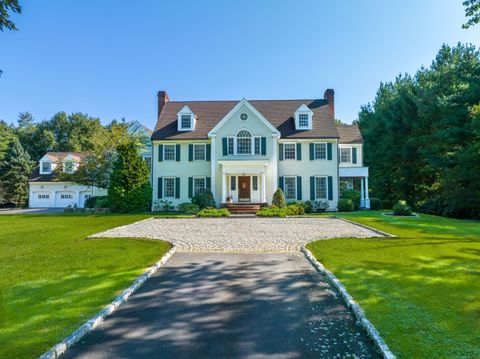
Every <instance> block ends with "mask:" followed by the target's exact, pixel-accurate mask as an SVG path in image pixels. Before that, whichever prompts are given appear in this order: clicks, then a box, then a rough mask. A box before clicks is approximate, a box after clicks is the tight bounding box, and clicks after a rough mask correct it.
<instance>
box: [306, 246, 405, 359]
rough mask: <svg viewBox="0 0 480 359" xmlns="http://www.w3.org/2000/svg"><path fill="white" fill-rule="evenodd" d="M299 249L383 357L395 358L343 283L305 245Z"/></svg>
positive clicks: (386, 358)
mask: <svg viewBox="0 0 480 359" xmlns="http://www.w3.org/2000/svg"><path fill="white" fill-rule="evenodd" d="M301 251H302V252H303V254H304V255H305V257H306V258H307V260H308V261H309V262H310V263H311V264H312V266H313V267H314V268H315V269H316V270H317V271H318V272H320V273H321V274H323V275H324V276H325V277H326V278H327V280H328V281H329V282H330V283H331V284H332V286H333V287H334V288H335V290H336V291H337V292H338V293H339V294H340V296H341V297H342V299H343V301H344V302H345V304H346V305H347V307H348V308H350V309H351V310H352V312H353V314H354V315H355V318H356V319H357V321H358V323H359V324H360V325H361V326H362V327H363V328H364V329H365V331H366V332H367V334H368V336H369V337H370V338H371V339H372V341H373V342H374V344H375V346H376V347H377V349H378V350H379V351H380V353H381V355H382V357H383V358H384V359H396V357H395V355H394V354H393V353H392V352H391V350H390V348H389V347H388V345H387V344H386V343H385V341H384V340H383V338H382V337H381V336H380V334H379V333H378V331H377V329H376V328H375V327H374V326H373V324H372V323H371V322H370V321H369V320H368V319H367V317H366V315H365V312H364V311H363V309H362V308H361V307H360V305H358V303H357V302H355V300H354V299H353V297H352V296H351V295H350V293H348V291H347V289H346V288H345V287H344V285H343V284H342V283H341V282H340V281H339V280H338V278H337V277H335V275H334V274H333V273H332V272H330V271H329V270H328V269H326V268H325V267H324V266H323V264H321V263H320V262H319V261H317V259H316V258H315V257H314V256H313V254H312V252H310V251H309V250H308V249H307V248H306V247H305V246H302V248H301Z"/></svg>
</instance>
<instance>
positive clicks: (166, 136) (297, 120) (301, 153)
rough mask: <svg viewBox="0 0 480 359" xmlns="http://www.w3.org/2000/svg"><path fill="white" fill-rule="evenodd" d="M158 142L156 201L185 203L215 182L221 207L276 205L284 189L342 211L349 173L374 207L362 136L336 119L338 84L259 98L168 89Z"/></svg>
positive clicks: (161, 101)
mask: <svg viewBox="0 0 480 359" xmlns="http://www.w3.org/2000/svg"><path fill="white" fill-rule="evenodd" d="M152 144H153V146H152V159H153V163H152V183H153V184H154V186H153V187H154V190H153V202H155V201H160V200H168V201H171V202H172V203H173V204H174V205H178V204H180V203H182V202H189V201H190V200H191V198H192V197H193V196H194V195H195V194H196V193H198V192H199V191H200V190H202V189H204V188H209V189H211V191H212V193H213V195H214V198H215V201H216V204H217V205H218V206H222V205H225V204H227V202H229V201H232V202H233V203H235V204H250V205H251V204H258V205H261V204H271V201H272V196H273V193H274V192H275V191H276V190H277V189H278V188H282V189H283V191H284V193H285V197H286V200H287V201H293V200H296V201H306V200H310V201H314V202H323V203H327V202H328V210H331V211H334V210H336V209H337V203H338V199H339V188H340V181H343V180H344V181H345V182H346V185H347V186H354V185H356V186H357V187H358V186H360V187H361V191H362V206H363V207H369V200H368V168H367V167H363V155H362V146H363V140H362V136H361V134H360V131H359V129H358V127H357V126H355V125H336V123H335V111H334V91H333V90H331V89H328V90H326V91H325V94H324V98H323V99H303V100H253V101H248V100H246V99H242V100H240V101H170V99H169V97H168V95H167V93H166V92H165V91H160V92H159V93H158V118H157V125H156V127H155V130H154V131H153V135H152ZM354 179H355V180H356V181H355V183H354Z"/></svg>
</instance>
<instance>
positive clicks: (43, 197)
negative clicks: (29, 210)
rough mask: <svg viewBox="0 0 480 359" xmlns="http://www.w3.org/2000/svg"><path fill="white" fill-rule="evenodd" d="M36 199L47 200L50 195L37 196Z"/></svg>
mask: <svg viewBox="0 0 480 359" xmlns="http://www.w3.org/2000/svg"><path fill="white" fill-rule="evenodd" d="M37 198H38V199H49V198H50V195H48V194H39V195H38V196H37Z"/></svg>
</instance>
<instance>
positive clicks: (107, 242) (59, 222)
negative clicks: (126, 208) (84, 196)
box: [0, 215, 170, 358]
mask: <svg viewBox="0 0 480 359" xmlns="http://www.w3.org/2000/svg"><path fill="white" fill-rule="evenodd" d="M147 217H148V216H145V215H23V216H9V215H2V216H0V358H33V357H37V356H39V355H40V354H42V353H43V352H44V351H46V350H48V349H49V348H50V347H51V346H52V345H53V344H55V343H56V342H58V341H59V340H61V339H63V337H65V336H66V335H68V334H69V333H71V332H72V331H73V330H74V329H76V328H77V327H78V326H79V325H80V324H82V323H83V322H84V321H85V320H87V319H88V318H89V317H90V316H92V315H93V314H94V313H96V312H97V311H98V310H99V309H101V308H102V307H103V306H105V305H106V304H108V303H109V302H110V301H111V300H112V299H113V298H114V297H115V296H116V295H118V294H119V293H120V292H121V291H122V290H123V289H125V288H126V287H128V286H129V285H130V284H131V283H132V281H133V280H134V279H135V278H136V277H137V276H138V275H139V274H140V273H142V272H143V271H144V270H145V268H146V267H148V266H150V265H152V264H153V263H155V262H156V261H158V260H159V259H160V258H161V256H162V255H163V254H164V253H165V252H166V251H168V250H169V248H170V246H169V244H167V243H165V242H162V241H153V240H145V239H128V238H118V239H95V240H93V239H92V240H85V237H86V236H88V235H90V234H93V233H96V232H99V231H102V230H105V229H109V228H112V227H116V226H119V225H125V224H129V223H132V222H135V221H138V220H141V219H144V218H147Z"/></svg>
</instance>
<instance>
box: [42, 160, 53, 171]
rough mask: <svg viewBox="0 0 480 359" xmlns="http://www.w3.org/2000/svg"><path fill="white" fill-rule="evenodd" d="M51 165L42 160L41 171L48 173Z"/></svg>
mask: <svg viewBox="0 0 480 359" xmlns="http://www.w3.org/2000/svg"><path fill="white" fill-rule="evenodd" d="M51 166H52V165H51V163H50V162H42V173H50V171H51Z"/></svg>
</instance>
